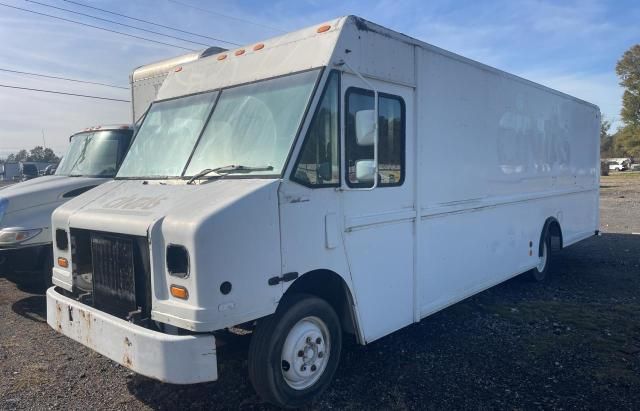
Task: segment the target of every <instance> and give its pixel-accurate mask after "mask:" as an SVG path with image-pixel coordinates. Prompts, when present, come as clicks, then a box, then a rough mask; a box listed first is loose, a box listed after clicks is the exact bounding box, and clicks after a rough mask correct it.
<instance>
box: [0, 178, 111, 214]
mask: <svg viewBox="0 0 640 411" xmlns="http://www.w3.org/2000/svg"><path fill="white" fill-rule="evenodd" d="M105 181H108V179H105V178H95V177H67V176H55V175H53V176H43V177H38V178H34V179H32V180H28V181H24V182H22V183H17V184H12V185H10V186H6V187H3V188H2V189H0V199H5V200H8V206H7V210H6V215H8V214H11V213H12V212H16V211H24V210H27V209H29V208H33V207H41V206H44V205H48V204H52V205H54V204H57V203H63V202H65V201H67V200H69V199H70V198H72V197H75V196H77V195H80V194H82V193H83V192H84V191H86V190H88V189H91V188H93V187H95V186H97V185H99V184H102V183H104V182H105Z"/></svg>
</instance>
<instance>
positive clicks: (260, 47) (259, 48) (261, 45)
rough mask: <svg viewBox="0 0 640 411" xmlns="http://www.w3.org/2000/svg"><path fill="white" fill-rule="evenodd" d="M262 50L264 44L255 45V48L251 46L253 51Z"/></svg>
mask: <svg viewBox="0 0 640 411" xmlns="http://www.w3.org/2000/svg"><path fill="white" fill-rule="evenodd" d="M263 48H264V44H263V43H260V44H256V45H255V46H253V51H258V50H262V49H263Z"/></svg>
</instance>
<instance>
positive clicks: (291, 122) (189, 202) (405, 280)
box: [47, 16, 600, 407]
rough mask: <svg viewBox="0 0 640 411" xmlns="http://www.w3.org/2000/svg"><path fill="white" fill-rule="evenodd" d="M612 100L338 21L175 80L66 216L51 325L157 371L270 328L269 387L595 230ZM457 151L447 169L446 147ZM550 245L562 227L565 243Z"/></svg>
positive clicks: (319, 369) (543, 272) (198, 366)
mask: <svg viewBox="0 0 640 411" xmlns="http://www.w3.org/2000/svg"><path fill="white" fill-rule="evenodd" d="M599 130H600V112H599V109H598V107H596V106H594V105H592V104H589V103H586V102H584V101H582V100H579V99H576V98H574V97H571V96H569V95H566V94H563V93H560V92H558V91H555V90H552V89H549V88H547V87H544V86H541V85H539V84H535V83H533V82H530V81H527V80H524V79H522V78H519V77H516V76H514V75H511V74H508V73H505V72H503V71H500V70H497V69H494V68H492V67H489V66H486V65H484V64H481V63H478V62H475V61H472V60H469V59H467V58H464V57H462V56H459V55H456V54H453V53H450V52H448V51H445V50H442V49H440V48H437V47H434V46H431V45H429V44H426V43H424V42H422V41H419V40H416V39H414V38H411V37H408V36H406V35H403V34H400V33H397V32H394V31H392V30H389V29H386V28H384V27H381V26H378V25H376V24H373V23H370V22H368V21H365V20H363V19H361V18H358V17H353V16H349V17H342V18H338V19H335V20H332V21H329V22H326V23H324V24H321V25H317V26H313V27H309V28H306V29H303V30H300V31H296V32H293V33H289V34H286V35H283V36H280V37H277V38H273V39H270V40H266V41H264V42H259V43H256V44H252V45H248V46H246V47H241V48H238V49H236V50H232V51H229V52H225V53H220V54H218V56H217V57H215V58H207V59H201V60H196V61H193V62H191V63H188V64H184V65H182V66H181V67H180V69H179V70H178V69H176V70H174V71H172V72H171V73H169V75H168V76H167V78H166V80H165V81H164V84H163V85H162V87H161V88H160V90H159V93H158V96H157V99H156V101H155V102H154V103H153V104H152V106H151V108H150V109H149V110H148V112H147V114H146V116H145V118H144V119H143V121H142V124H141V125H140V128H139V130H138V133H137V136H136V139H135V141H134V142H133V144H132V146H131V148H130V150H129V152H128V154H127V156H126V158H125V160H124V162H123V164H122V166H121V168H120V170H119V172H118V175H117V176H116V179H115V181H112V182H109V183H107V184H104V185H102V186H100V187H98V188H96V189H95V190H92V191H90V192H88V193H85V194H84V195H82V196H80V197H77V198H75V199H73V200H72V201H70V202H68V203H66V204H65V205H63V206H62V207H60V208H58V209H57V210H56V211H55V212H54V214H53V218H52V226H53V229H54V230H55V232H56V239H58V238H60V242H58V241H56V247H55V251H54V252H55V267H54V269H53V283H54V285H55V286H54V287H52V288H50V289H49V290H48V291H47V322H48V323H49V324H50V325H51V326H52V327H53V328H54V329H55V330H57V331H58V332H61V333H63V334H65V335H67V336H68V337H70V338H72V339H74V340H76V341H78V342H80V343H81V344H84V345H86V346H88V347H90V348H92V349H93V350H95V351H97V352H99V353H100V354H102V355H104V356H106V357H108V358H111V359H112V360H114V361H116V362H118V363H120V364H122V365H124V366H125V367H127V368H129V369H131V370H133V371H135V372H138V373H140V374H144V375H146V376H149V377H152V378H156V379H158V380H161V381H165V382H170V383H177V384H191V383H198V382H204V381H213V380H216V379H218V367H217V357H216V341H218V340H220V339H223V338H224V335H225V334H224V332H223V331H224V330H225V329H229V328H245V329H249V330H252V331H253V335H252V341H251V345H250V348H249V353H248V369H249V377H250V379H251V381H252V383H253V386H254V387H255V389H256V391H257V392H258V393H259V394H260V396H262V397H263V398H264V399H265V400H267V401H269V402H271V403H273V404H276V405H279V406H284V407H297V406H300V405H301V404H303V403H304V402H306V401H308V400H309V399H311V398H312V397H314V396H317V395H320V394H321V393H322V392H323V390H324V389H325V388H326V387H327V386H328V385H329V384H330V382H331V379H332V377H333V374H334V372H335V370H336V368H337V366H338V361H339V358H340V351H341V346H342V341H343V336H344V335H351V336H353V337H354V338H355V339H356V340H357V341H358V342H359V343H361V344H367V343H369V342H371V341H375V340H377V339H378V338H381V337H383V336H385V335H387V334H389V333H391V332H394V331H395V330H398V329H400V328H402V327H405V326H407V325H410V324H412V323H414V322H418V321H420V320H421V319H422V318H424V317H426V316H428V315H430V314H432V313H435V312H437V311H438V310H441V309H443V308H445V307H447V306H449V305H451V304H454V303H456V302H458V301H460V300H462V299H464V298H467V297H469V296H471V295H473V294H475V293H478V292H480V291H482V290H485V289H487V288H489V287H491V286H493V285H496V284H498V283H500V282H502V281H505V280H507V279H509V278H511V277H514V276H516V275H519V274H522V273H528V274H527V275H529V276H530V277H531V278H532V279H534V280H543V279H544V278H545V277H546V276H547V274H548V272H549V267H550V262H551V259H550V256H551V254H552V251H555V250H556V248H552V246H551V245H552V244H554V245H556V246H557V247H560V248H562V247H567V246H570V245H571V244H574V243H576V242H578V241H580V240H583V239H586V238H588V237H591V236H593V235H594V234H596V233H597V232H598V227H599V221H598V220H599V214H598V212H599V211H598V201H599V200H598V198H599V165H600V163H599ZM451 158H457V159H459V160H460V162H459V165H458V166H456V167H453V168H452V167H450V166H449V165H450V159H451ZM552 239H554V241H553V242H552V241H551V240H552Z"/></svg>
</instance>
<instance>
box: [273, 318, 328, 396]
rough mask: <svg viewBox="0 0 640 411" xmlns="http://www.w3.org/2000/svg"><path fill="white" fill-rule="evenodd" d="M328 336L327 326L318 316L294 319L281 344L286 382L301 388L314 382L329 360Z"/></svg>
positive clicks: (283, 374) (298, 388)
mask: <svg viewBox="0 0 640 411" xmlns="http://www.w3.org/2000/svg"><path fill="white" fill-rule="evenodd" d="M330 355H331V338H330V335H329V328H328V327H327V325H326V324H325V323H324V321H322V320H321V319H320V318H318V317H314V316H311V317H305V318H303V319H301V320H300V321H298V322H297V323H296V324H295V325H294V326H293V327H291V330H289V333H288V334H287V338H286V339H285V341H284V345H283V346H282V355H281V371H282V376H283V377H284V380H285V382H286V383H287V385H288V386H289V387H291V388H293V389H294V390H304V389H306V388H309V387H310V386H312V385H313V384H315V383H316V382H317V381H318V380H319V379H320V377H321V376H322V374H323V373H324V371H325V369H326V368H327V364H328V363H329V356H330Z"/></svg>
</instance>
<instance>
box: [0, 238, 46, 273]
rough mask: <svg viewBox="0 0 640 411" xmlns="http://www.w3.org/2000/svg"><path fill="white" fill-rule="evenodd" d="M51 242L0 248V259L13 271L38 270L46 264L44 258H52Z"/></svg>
mask: <svg viewBox="0 0 640 411" xmlns="http://www.w3.org/2000/svg"><path fill="white" fill-rule="evenodd" d="M52 247H53V246H52V244H51V243H39V244H28V245H19V246H15V247H3V248H0V260H2V261H6V262H7V263H8V264H9V265H10V266H11V268H12V269H13V270H15V271H39V270H41V269H42V268H43V267H45V266H46V263H47V262H48V261H45V259H46V258H49V259H50V258H52V257H51V255H52V254H51V253H52V250H53V248H52Z"/></svg>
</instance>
